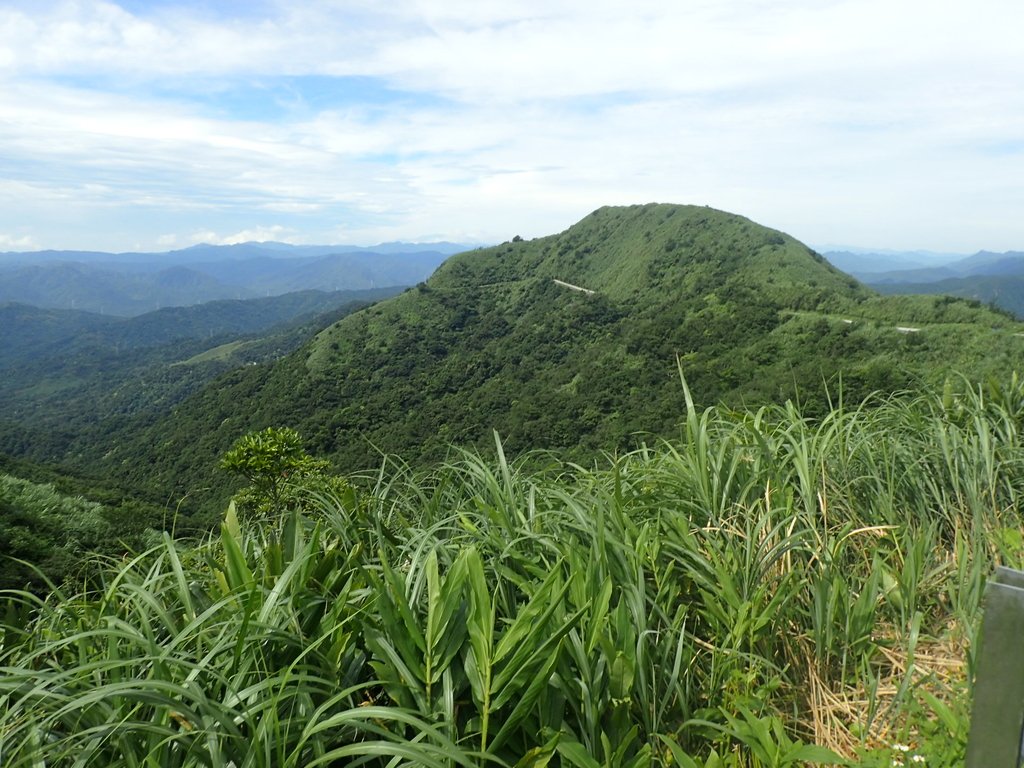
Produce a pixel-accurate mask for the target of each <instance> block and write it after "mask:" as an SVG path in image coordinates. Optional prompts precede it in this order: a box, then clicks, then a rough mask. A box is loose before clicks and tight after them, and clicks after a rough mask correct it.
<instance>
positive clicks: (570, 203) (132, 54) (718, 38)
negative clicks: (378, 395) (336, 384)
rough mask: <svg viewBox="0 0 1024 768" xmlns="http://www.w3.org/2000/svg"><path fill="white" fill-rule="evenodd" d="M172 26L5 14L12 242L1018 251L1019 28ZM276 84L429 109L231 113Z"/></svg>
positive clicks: (391, 17) (621, 18)
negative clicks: (546, 240)
mask: <svg viewBox="0 0 1024 768" xmlns="http://www.w3.org/2000/svg"><path fill="white" fill-rule="evenodd" d="M158 7H159V9H160V10H158V11H152V12H146V13H145V14H135V15H133V14H131V13H128V12H127V11H125V10H122V9H121V8H119V7H118V6H117V5H115V4H114V3H111V2H102V1H97V2H85V1H84V0H82V1H80V2H72V1H67V2H64V1H57V2H40V3H38V4H29V3H27V2H24V3H20V4H9V5H8V7H7V8H5V9H0V115H2V118H0V162H3V164H4V167H5V176H6V177H7V178H6V180H4V181H0V200H2V201H3V202H4V203H5V205H4V208H3V209H2V210H3V211H4V212H3V213H0V230H2V229H8V230H10V229H12V227H13V226H14V223H15V222H21V221H27V222H30V223H31V229H30V230H26V231H31V232H32V233H33V234H32V236H33V237H35V238H36V241H38V242H43V243H49V242H51V241H52V238H53V237H55V234H54V233H58V232H59V233H61V236H63V237H71V236H72V234H73V233H75V232H79V233H82V235H80V236H84V234H85V233H87V232H89V229H88V228H89V227H90V226H92V227H93V229H96V228H97V223H98V222H99V221H100V220H101V219H98V218H97V216H102V217H103V218H102V222H103V225H104V226H105V227H106V228H107V229H109V230H110V231H111V232H112V233H119V232H120V231H121V230H122V229H123V230H124V232H123V234H120V235H118V236H120V237H123V241H124V242H131V243H134V242H135V241H136V240H139V239H143V238H144V239H146V240H147V241H152V242H153V244H154V245H161V244H162V242H161V238H159V237H157V236H156V235H154V234H153V233H155V232H168V231H175V232H178V233H186V232H194V233H203V234H204V237H202V238H201V239H202V240H205V241H209V242H229V241H230V242H240V241H241V240H244V239H283V238H285V237H291V238H295V239H302V240H303V241H307V242H308V241H311V240H316V239H318V238H320V237H329V236H332V235H336V234H337V233H339V232H343V233H347V234H348V235H349V238H348V239H351V237H352V236H355V235H363V236H365V237H366V238H367V239H372V238H379V239H381V240H386V239H394V238H402V237H405V238H415V237H417V236H419V235H420V234H422V233H442V234H443V233H445V232H450V233H453V234H452V235H450V237H451V238H452V239H455V238H456V235H455V233H461V234H459V235H458V237H463V238H465V237H472V238H479V239H483V240H490V239H504V238H505V237H507V236H510V230H515V231H514V232H512V234H522V235H524V236H528V235H529V236H534V235H539V234H545V233H548V232H551V231H555V230H557V229H561V228H563V227H564V226H567V225H568V224H570V223H571V222H572V221H573V220H574V219H575V218H578V217H579V216H580V215H583V214H585V213H586V212H588V211H589V210H592V209H593V208H594V207H597V206H598V205H602V204H608V203H627V202H647V201H650V200H665V201H677V202H698V203H709V204H712V205H715V206H716V207H723V208H730V209H734V210H736V211H737V212H740V213H744V214H747V215H751V216H753V217H755V218H758V219H760V220H762V221H763V222H764V223H766V224H770V225H773V226H779V227H783V228H787V229H790V230H791V231H792V232H793V234H795V235H797V236H799V237H802V238H804V239H816V240H821V241H832V242H835V241H838V240H845V241H847V242H856V241H857V240H858V238H859V237H864V238H869V239H871V240H872V241H873V242H878V243H879V244H882V243H881V241H880V240H879V237H881V236H884V237H886V238H889V244H891V245H892V246H893V247H903V246H906V247H933V248H941V249H945V250H949V249H954V248H955V249H966V250H970V249H971V248H976V247H990V248H1011V247H1017V248H1020V247H1024V223H1019V222H1020V217H1019V215H1014V213H1013V212H1014V211H1017V210H1019V209H1020V207H1021V204H1022V203H1024V200H1022V199H1021V198H1022V192H1021V189H1020V187H1019V178H1020V177H1021V174H1022V172H1024V153H1022V152H1020V151H1019V150H1018V151H1014V149H1013V148H1014V146H1019V144H1017V143H1019V142H1020V139H1019V137H1020V136H1024V96H1022V92H1021V89H1020V87H1019V83H1020V82H1021V80H1022V79H1024V56H1022V55H1021V54H1020V53H1019V42H1018V39H1017V37H1018V30H1019V29H1020V28H1021V27H1022V25H1024V5H1020V4H1019V3H1017V2H1010V1H1009V0H979V2H978V3H975V4H973V5H971V6H970V7H968V6H966V5H963V4H960V5H958V4H952V3H946V4H938V5H936V4H933V3H925V2H923V0H907V1H906V2H903V3H895V4H894V3H885V2H882V1H881V0H785V1H783V2H767V0H730V1H729V2H721V1H715V2H712V1H711V0H688V2H686V3H664V2H662V0H636V1H635V2H632V3H629V4H626V3H623V2H618V1H617V0H594V1H588V2H586V3H584V2H582V1H581V0H566V1H563V2H554V1H552V2H548V3H544V4H541V3H539V2H528V1H526V0H521V1H519V2H490V1H484V2H481V1H477V0H458V1H457V2H456V1H455V0H398V1H397V2H396V3H389V4H377V3H370V2H355V1H346V2H315V3H291V2H284V1H283V0H282V2H279V3H275V4H264V5H257V6H255V7H256V8H257V9H265V8H267V7H269V8H270V10H269V11H267V10H259V11H258V12H257V11H254V12H252V13H251V14H250V15H249V16H239V17H236V18H233V19H231V20H230V21H229V22H226V21H225V20H224V19H223V18H218V17H217V16H216V15H213V14H212V12H211V13H207V14H205V15H204V14H198V13H197V12H196V11H195V10H189V9H188V8H187V7H186V6H181V7H176V6H174V5H173V4H161V5H159V6H158ZM212 7H213V6H211V8H212ZM279 74H314V75H366V76H372V77H375V78H378V79H379V84H381V85H387V86H389V87H390V88H393V89H405V90H406V91H414V92H416V93H414V94H412V95H409V94H406V96H403V97H402V98H400V99H393V98H392V97H386V96H381V95H380V94H377V98H375V99H370V100H369V101H366V100H363V99H361V97H360V95H359V93H356V94H355V95H352V96H351V97H349V96H347V95H346V92H345V89H346V88H348V87H351V84H349V83H345V82H340V83H338V84H337V92H336V93H335V94H333V95H334V96H335V97H337V98H334V99H333V100H328V103H326V104H325V105H319V104H318V103H317V102H316V100H315V99H313V100H308V101H307V100H306V99H304V98H302V97H301V94H300V97H299V98H297V99H296V105H297V106H295V107H294V108H292V107H290V106H288V105H283V106H282V105H280V104H276V105H274V108H273V109H270V108H268V105H266V104H259V103H256V104H252V105H248V104H246V105H242V106H243V107H246V106H251V107H252V109H243V111H242V114H241V115H239V114H235V113H234V112H233V110H234V108H235V107H236V106H238V105H237V104H235V103H234V102H232V101H231V99H229V98H228V95H229V94H232V93H234V92H235V91H239V92H245V91H246V89H249V90H251V91H253V92H255V90H254V89H253V88H252V84H253V82H255V81H258V79H259V78H260V77H262V76H264V75H279ZM327 82H329V81H324V83H325V84H323V85H322V86H321V87H323V88H324V89H327V90H330V86H328V85H326V83H327ZM374 82H377V81H374ZM360 87H362V88H364V89H365V88H372V84H371V85H370V86H366V85H362V86H360ZM217 94H222V95H223V96H224V100H223V103H222V102H219V101H218V99H217V98H216V97H217ZM417 94H418V95H417ZM193 97H195V98H196V100H195V101H193V100H192V99H193ZM232 98H242V97H239V96H237V95H236V96H233V97H232ZM265 98H267V99H269V98H270V97H269V96H267V97H265ZM346 99H347V100H346ZM257 107H259V108H257ZM100 212H101V213H100ZM268 212H269V213H271V214H273V219H272V220H273V221H274V222H275V223H274V224H273V225H268V224H266V223H265V221H266V220H265V218H264V217H266V216H267V214H268ZM118 216H120V217H121V218H120V221H122V222H123V223H122V224H120V226H117V222H118V221H119V219H118V218H117V217H118ZM161 217H163V219H164V220H166V221H163V220H162V219H161ZM129 220H131V221H129ZM112 225H113V226H112ZM26 226H28V225H26ZM133 227H134V228H135V230H133V231H129V230H132V228H133ZM142 227H152V228H151V229H150V230H149V231H148V232H143V231H141V228H142ZM275 227H276V228H277V229H275ZM217 232H235V233H236V234H235V235H226V236H218V235H217V234H216V233H217ZM206 235H208V236H206ZM96 236H97V237H98V236H99V235H96ZM110 236H111V237H114V234H111V235H110ZM180 237H181V238H182V240H183V241H193V242H194V241H195V240H194V239H192V238H189V237H186V236H184V235H180ZM237 238H241V239H237ZM983 238H988V239H985V240H984V241H983ZM897 239H899V240H900V241H899V242H896V240H897ZM954 240H955V241H956V242H953V241H954ZM111 242H113V241H111ZM110 247H112V248H116V247H117V246H116V245H111V246H110Z"/></svg>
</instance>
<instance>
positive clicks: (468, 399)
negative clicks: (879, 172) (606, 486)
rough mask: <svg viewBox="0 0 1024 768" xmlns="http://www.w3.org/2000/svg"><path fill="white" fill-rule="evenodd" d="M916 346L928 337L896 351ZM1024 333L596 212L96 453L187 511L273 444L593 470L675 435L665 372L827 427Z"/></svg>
mask: <svg viewBox="0 0 1024 768" xmlns="http://www.w3.org/2000/svg"><path fill="white" fill-rule="evenodd" d="M555 280H561V281H565V282H568V283H570V284H573V285H578V286H580V287H583V288H586V289H587V290H590V291H593V292H594V293H593V294H588V293H584V292H580V291H575V290H572V289H569V288H566V287H564V286H561V285H559V284H557V283H556V282H555ZM844 319H852V320H854V322H851V323H845V322H843V320H844ZM909 324H914V325H915V327H916V326H922V327H921V331H920V332H918V333H916V334H908V333H902V332H900V331H898V330H897V326H904V325H909ZM1015 328H1016V326H1015V324H1013V323H1012V322H1010V321H1009V320H1008V319H1007V318H1006V317H1005V316H1000V315H998V314H995V313H992V312H989V311H987V310H984V309H981V308H978V307H972V306H970V305H969V304H967V303H965V302H959V301H949V300H946V299H938V298H935V297H909V298H908V297H893V298H883V297H878V296H877V295H876V294H873V293H872V292H871V291H869V290H868V289H866V288H864V287H863V286H861V285H859V284H858V283H857V282H856V281H854V280H853V279H852V278H850V277H849V276H847V275H845V274H843V273H842V272H839V271H838V270H836V269H834V268H833V267H831V266H830V265H828V264H827V263H826V262H825V261H824V260H823V259H821V258H820V257H818V256H817V255H816V254H814V253H813V252H812V251H810V250H809V249H807V248H806V247H805V246H803V245H801V244H800V243H798V242H796V241H795V240H793V239H792V238H789V237H788V236H786V235H784V234H782V233H779V232H776V231H774V230H770V229H766V228H764V227H760V226H758V225H756V224H754V223H752V222H750V221H749V220H747V219H744V218H742V217H739V216H734V215H731V214H727V213H723V212H720V211H714V210H711V209H708V208H699V207H683V206H668V205H649V206H638V207H633V208H605V209H600V210H598V211H596V212H595V213H594V214H592V215H591V216H588V217H587V218H586V219H584V220H583V221H581V222H580V223H579V224H577V225H575V226H573V227H571V228H570V229H569V230H567V231H566V232H564V233H562V234H560V235H554V236H551V237H545V238H539V239H536V240H532V241H528V242H527V241H520V242H512V243H506V244H504V245H501V246H496V247H494V248H487V249H481V250H477V251H473V252H469V253H465V254H461V255H459V256H456V257H453V258H452V259H450V260H449V261H448V262H447V263H446V264H445V265H443V266H442V267H441V268H440V269H439V270H438V271H437V273H436V274H435V275H434V276H433V277H432V278H431V279H430V280H429V281H427V282H426V283H425V284H421V285H420V286H419V287H417V288H415V289H412V290H409V291H407V292H405V293H403V294H402V295H400V296H398V297H395V298H394V299H391V300H389V301H385V302H381V303H379V304H377V305H375V306H374V307H372V308H369V309H367V310H365V311H362V312H359V313H356V314H355V315H352V316H351V317H348V318H345V319H344V320H342V321H341V322H339V323H336V324H334V325H332V326H331V327H329V328H327V329H325V330H324V331H323V332H321V333H320V334H319V335H318V336H317V337H316V338H315V339H314V340H313V341H312V342H311V343H310V344H308V345H307V346H306V347H304V348H303V349H302V350H300V351H299V352H297V353H295V354H294V355H292V356H290V357H288V358H286V359H285V360H282V361H279V362H277V363H275V364H273V365H269V366H255V367H253V368H251V369H246V370H238V371H234V372H232V373H231V374H229V375H227V376H226V377H225V378H223V379H221V380H219V381H218V382H216V383H214V384H212V385H211V386H209V387H207V388H206V389H204V390H203V391H202V392H200V393H199V394H198V395H197V396H196V397H195V398H194V399H193V400H190V401H188V402H187V403H185V404H183V405H182V406H181V407H179V408H178V409H176V411H175V413H174V414H172V415H171V416H170V417H168V418H166V419H164V420H162V421H160V422H159V423H157V424H156V425H154V426H152V427H148V428H146V429H139V430H136V433H137V434H136V435H134V436H133V435H125V436H123V437H122V436H118V440H117V442H118V446H119V448H118V450H116V451H114V452H112V453H108V450H107V449H106V448H104V449H102V450H100V451H99V453H101V454H106V455H107V456H108V461H107V462H106V465H107V466H108V467H109V468H110V469H111V470H113V471H117V466H118V465H121V466H123V467H124V468H125V470H126V471H127V472H128V473H129V474H130V475H131V477H132V478H133V481H134V482H139V483H151V484H155V485H157V486H159V487H163V488H167V487H168V486H172V487H174V484H177V486H176V487H177V488H178V492H179V493H181V494H184V493H185V492H187V491H189V490H191V489H193V488H195V487H196V486H201V487H216V486H217V485H218V484H221V485H222V484H223V482H224V481H223V480H218V479H217V476H216V473H215V472H214V471H213V469H212V468H213V466H214V463H215V460H216V457H217V456H218V455H220V453H222V452H223V451H224V450H226V448H227V447H228V446H229V445H230V444H231V442H233V440H234V439H235V438H237V437H238V436H239V435H240V434H242V433H244V432H246V431H249V430H253V429H261V428H263V427H266V426H270V425H285V426H291V427H294V428H296V429H298V430H299V431H300V432H301V433H302V434H303V435H304V436H305V437H306V438H307V439H308V440H309V442H310V445H311V446H312V447H313V448H314V449H315V450H316V451H317V452H319V453H322V454H325V455H329V456H331V457H332V458H334V459H335V460H336V462H337V463H338V464H339V466H342V467H345V468H348V469H355V468H362V467H366V466H372V465H374V464H376V463H377V460H378V459H377V456H378V455H379V454H378V451H379V450H382V451H385V452H398V453H401V454H403V455H405V456H407V457H409V458H410V459H412V460H424V459H432V458H433V459H436V458H439V457H442V456H443V455H445V453H446V452H447V451H448V450H449V446H450V445H451V444H453V443H455V444H458V445H474V444H475V445H481V444H485V443H486V442H487V441H488V440H489V439H490V435H491V430H492V429H497V430H498V431H499V432H500V433H501V434H502V435H503V437H504V439H505V440H506V445H507V447H508V448H509V450H511V451H513V452H519V451H523V450H527V449H532V448H550V449H557V450H560V451H562V452H563V455H565V456H568V457H571V458H576V459H579V460H587V459H589V458H591V457H593V456H594V455H596V454H598V453H599V452H601V451H603V450H621V449H625V448H628V447H630V446H632V445H636V444H637V442H638V441H639V440H642V439H645V438H643V437H642V435H644V434H660V435H665V434H671V433H673V432H674V430H675V429H676V425H677V424H678V421H679V417H680V414H681V413H682V411H683V402H682V399H681V394H680V392H679V389H678V384H677V376H676V359H677V357H678V358H679V359H680V360H681V361H682V365H683V368H684V370H685V372H686V375H687V378H688V380H689V381H690V383H691V387H692V389H693V392H694V396H695V398H696V400H697V402H698V403H700V404H705V405H707V404H711V403H715V402H720V401H721V402H725V403H730V404H741V403H752V404H753V403H756V404H760V403H764V402H782V401H785V400H786V399H789V398H797V399H799V400H801V401H802V402H803V404H804V405H805V407H807V408H808V409H809V411H811V412H815V411H817V412H822V411H823V410H824V409H825V408H826V407H827V401H828V397H829V394H828V391H829V390H831V393H832V395H834V394H835V393H836V392H837V391H838V389H839V388H840V386H841V387H842V389H843V390H844V392H845V393H846V396H847V397H848V398H851V399H859V398H861V397H863V396H865V395H866V394H868V393H869V392H871V391H873V390H876V389H879V390H883V391H894V390H898V389H901V388H906V387H913V386H916V385H918V384H920V383H922V382H931V383H936V382H941V380H942V379H943V378H944V376H945V375H946V373H947V372H948V371H949V370H951V369H956V370H963V371H965V372H966V373H968V374H969V375H971V376H973V377H981V376H984V375H987V374H989V373H998V372H1005V371H1007V370H1012V369H1014V368H1017V367H1019V366H1020V365H1021V364H1022V363H1024V339H1021V338H1018V337H1015V336H1013V335H1012V333H1011V331H1012V330H1013V329H1015ZM840 379H841V384H840ZM638 435H641V437H638ZM138 456H143V457H145V461H144V462H142V463H140V462H137V461H135V458H136V457H138ZM129 459H131V461H129Z"/></svg>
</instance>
